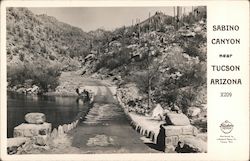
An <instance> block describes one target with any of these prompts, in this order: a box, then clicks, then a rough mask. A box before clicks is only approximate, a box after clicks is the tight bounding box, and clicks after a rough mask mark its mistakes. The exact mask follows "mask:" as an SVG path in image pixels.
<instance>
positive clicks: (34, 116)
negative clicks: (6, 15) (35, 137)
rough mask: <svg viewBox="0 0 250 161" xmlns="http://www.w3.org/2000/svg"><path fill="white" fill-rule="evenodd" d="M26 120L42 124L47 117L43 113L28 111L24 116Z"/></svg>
mask: <svg viewBox="0 0 250 161" xmlns="http://www.w3.org/2000/svg"><path fill="white" fill-rule="evenodd" d="M24 119H25V121H26V122H27V123H30V124H42V123H44V122H45V120H46V117H45V115H44V114H43V113H28V114H26V115H25V117H24Z"/></svg>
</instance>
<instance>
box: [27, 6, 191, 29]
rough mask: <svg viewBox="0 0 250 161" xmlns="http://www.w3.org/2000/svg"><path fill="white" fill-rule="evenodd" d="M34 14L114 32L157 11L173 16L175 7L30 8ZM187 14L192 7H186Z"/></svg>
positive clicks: (81, 26)
mask: <svg viewBox="0 0 250 161" xmlns="http://www.w3.org/2000/svg"><path fill="white" fill-rule="evenodd" d="M28 9H29V10H31V11H32V12H33V13H34V14H47V15H48V16H53V17H55V18H56V19H57V20H59V21H61V22H65V23H67V24H70V25H72V26H76V27H79V28H81V29H82V30H83V31H86V32H88V31H91V30H96V29H98V28H102V29H106V30H113V29H115V28H118V27H121V26H124V25H125V26H130V25H132V20H133V22H134V23H135V21H136V19H138V18H139V19H140V20H141V21H143V20H145V19H147V18H148V16H149V12H150V14H151V16H152V15H154V14H155V12H156V11H161V12H163V13H165V14H166V15H171V16H173V14H174V9H173V7H56V8H54V7H46V8H42V7H39V8H36V7H30V8H28ZM185 11H186V13H187V12H189V11H191V7H185Z"/></svg>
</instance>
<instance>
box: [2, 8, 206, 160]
mask: <svg viewBox="0 0 250 161" xmlns="http://www.w3.org/2000/svg"><path fill="white" fill-rule="evenodd" d="M6 68H7V69H6V70H7V87H6V88H7V99H6V100H7V111H6V113H7V120H6V124H7V130H6V133H7V147H6V148H7V149H6V151H7V153H8V155H29V154H90V155H94V154H113V153H114V154H121V153H123V154H124V153H133V154H136V153H207V132H208V130H207V7H206V6H202V5H199V6H192V5H190V6H180V5H178V6H152V7H149V6H146V7H145V6H141V7H140V6H121V7H119V6H105V7H86V6H84V7H71V6H69V7H6ZM208 108H209V107H208ZM208 117H210V115H209V116H208ZM177 155H178V154H177Z"/></svg>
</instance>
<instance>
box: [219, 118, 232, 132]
mask: <svg viewBox="0 0 250 161" xmlns="http://www.w3.org/2000/svg"><path fill="white" fill-rule="evenodd" d="M233 127H234V125H233V124H232V123H231V122H229V121H228V120H226V121H224V122H222V123H221V124H220V129H221V131H222V132H223V133H224V134H229V133H230V132H231V131H232V130H233Z"/></svg>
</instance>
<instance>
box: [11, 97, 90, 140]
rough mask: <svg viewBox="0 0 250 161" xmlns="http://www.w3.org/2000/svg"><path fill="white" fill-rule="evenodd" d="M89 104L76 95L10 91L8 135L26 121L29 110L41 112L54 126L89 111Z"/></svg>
mask: <svg viewBox="0 0 250 161" xmlns="http://www.w3.org/2000/svg"><path fill="white" fill-rule="evenodd" d="M86 106H87V105H84V104H83V103H81V102H79V101H77V98H76V97H58V96H35V95H20V94H14V93H8V97H7V127H8V130H7V136H8V137H13V130H14V127H16V126H18V125H19V124H21V123H24V122H25V120H24V116H25V114H27V113H29V112H41V113H44V114H45V115H46V122H49V123H52V127H57V126H59V125H61V124H65V123H71V122H72V121H73V120H74V119H76V117H77V116H78V115H79V113H84V112H85V111H87V109H88V108H87V107H86Z"/></svg>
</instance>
